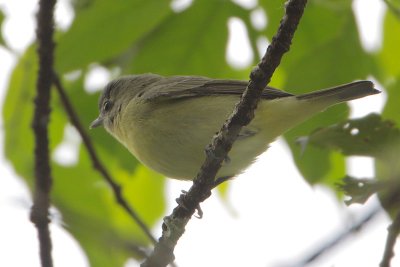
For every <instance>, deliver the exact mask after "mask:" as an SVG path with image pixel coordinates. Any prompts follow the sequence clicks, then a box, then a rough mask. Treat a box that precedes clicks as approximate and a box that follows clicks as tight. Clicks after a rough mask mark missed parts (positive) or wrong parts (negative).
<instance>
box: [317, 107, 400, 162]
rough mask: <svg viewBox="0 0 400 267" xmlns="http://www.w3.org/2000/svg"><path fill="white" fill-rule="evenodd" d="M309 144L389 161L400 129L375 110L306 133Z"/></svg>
mask: <svg viewBox="0 0 400 267" xmlns="http://www.w3.org/2000/svg"><path fill="white" fill-rule="evenodd" d="M309 141H310V143H311V144H314V145H318V146H321V147H324V148H328V149H336V150H339V151H340V152H341V153H343V154H344V155H358V156H371V157H375V158H379V159H380V160H383V161H388V160H391V159H393V158H397V157H398V151H399V149H400V130H399V129H398V128H396V127H395V124H394V123H393V122H391V121H383V120H381V117H380V116H379V115H377V114H370V115H368V116H366V117H364V118H361V119H353V120H347V121H345V122H341V123H338V124H335V125H332V126H329V127H325V128H321V129H318V130H316V131H314V132H313V133H311V135H310V136H309Z"/></svg>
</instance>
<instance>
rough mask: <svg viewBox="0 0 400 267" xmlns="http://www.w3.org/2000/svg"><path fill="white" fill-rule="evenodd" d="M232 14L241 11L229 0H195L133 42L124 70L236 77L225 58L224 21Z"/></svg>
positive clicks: (226, 35)
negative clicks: (129, 62) (130, 56)
mask: <svg viewBox="0 0 400 267" xmlns="http://www.w3.org/2000/svg"><path fill="white" fill-rule="evenodd" d="M235 14H238V15H240V14H242V11H241V10H240V9H239V8H238V7H237V6H236V5H235V4H233V3H232V2H231V1H195V2H194V3H193V5H192V6H190V7H189V8H188V9H186V10H184V11H183V12H181V13H178V14H174V15H173V16H170V17H169V18H168V19H167V20H166V21H164V23H162V24H160V25H159V26H158V27H157V28H156V29H155V30H154V31H153V32H152V33H151V34H149V35H148V36H146V38H144V39H143V40H142V41H141V42H139V43H138V44H137V46H136V47H135V49H134V50H135V54H134V57H133V59H132V60H131V62H132V65H131V67H129V68H128V69H129V70H128V72H130V73H145V72H154V73H158V74H162V75H177V74H179V75H204V76H210V77H213V78H218V77H219V78H229V77H231V78H232V77H237V76H235V75H234V72H233V71H232V70H231V68H230V67H229V66H228V64H227V62H226V60H225V49H226V45H227V39H228V29H227V21H228V18H229V17H231V16H234V15H235ZM239 77H242V76H241V75H240V76H239Z"/></svg>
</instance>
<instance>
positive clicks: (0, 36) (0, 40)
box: [0, 9, 7, 47]
mask: <svg viewBox="0 0 400 267" xmlns="http://www.w3.org/2000/svg"><path fill="white" fill-rule="evenodd" d="M4 18H5V15H4V12H3V10H2V9H0V29H3V22H4ZM0 45H2V46H4V47H7V45H6V42H5V41H4V38H3V31H0Z"/></svg>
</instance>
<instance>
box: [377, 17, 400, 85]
mask: <svg viewBox="0 0 400 267" xmlns="http://www.w3.org/2000/svg"><path fill="white" fill-rule="evenodd" d="M399 44H400V21H399V19H398V18H397V17H396V16H395V15H394V14H393V13H392V12H386V16H385V20H384V26H383V46H382V50H381V52H380V53H379V54H378V58H379V60H380V63H381V66H382V67H383V68H385V74H386V75H390V76H397V77H398V76H399V75H400V64H399V62H398V58H399V57H400V51H399Z"/></svg>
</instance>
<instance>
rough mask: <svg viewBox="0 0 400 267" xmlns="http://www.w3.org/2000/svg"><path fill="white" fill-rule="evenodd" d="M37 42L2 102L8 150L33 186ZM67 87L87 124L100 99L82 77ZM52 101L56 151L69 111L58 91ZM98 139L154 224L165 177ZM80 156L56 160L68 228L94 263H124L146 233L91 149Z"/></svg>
mask: <svg viewBox="0 0 400 267" xmlns="http://www.w3.org/2000/svg"><path fill="white" fill-rule="evenodd" d="M34 48H35V47H33V46H32V47H30V48H29V49H28V50H27V51H26V53H25V54H24V55H23V56H22V57H21V59H20V61H19V62H18V64H17V66H16V67H15V69H14V71H13V74H12V77H11V79H10V84H9V90H8V93H7V95H6V102H5V104H4V108H3V118H4V128H5V155H6V157H7V158H8V159H9V160H10V161H11V163H12V164H13V166H14V168H15V170H16V171H17V173H18V174H19V175H20V176H21V177H22V178H23V179H24V180H25V181H27V183H28V184H29V185H30V186H31V187H32V180H33V177H32V176H33V164H34V163H33V162H34V157H33V146H34V142H33V132H32V130H31V128H30V125H31V120H32V113H33V98H34V95H35V82H36V71H37V58H36V55H35V49H34ZM70 86H71V87H70ZM66 88H67V93H68V94H69V95H70V97H71V101H72V102H73V104H74V106H75V107H77V109H76V110H77V112H78V115H79V116H82V118H83V121H84V123H87V124H88V122H89V121H90V119H89V117H91V115H93V117H92V118H94V117H95V116H94V114H95V113H97V111H96V107H97V104H96V103H97V99H95V98H93V96H89V95H88V94H87V93H86V92H84V91H83V90H82V86H81V81H77V82H75V83H66ZM68 89H69V90H68ZM51 106H52V113H51V116H50V124H49V134H50V151H53V150H54V148H56V147H57V146H58V145H59V144H60V143H61V142H62V139H63V133H64V128H65V126H66V125H67V116H66V114H65V112H64V109H63V107H62V104H61V103H60V100H59V98H58V95H57V94H56V92H55V91H52V105H51ZM96 115H97V114H96ZM100 133H101V131H99V132H98V133H96V136H97V135H100V136H101V134H100ZM104 135H105V133H104ZM107 137H108V138H109V136H108V135H107ZM97 138H99V137H97ZM107 142H109V143H108V144H107ZM99 144H101V145H100V149H99V151H100V153H99V155H100V158H101V160H102V161H103V162H104V163H106V167H107V168H108V169H109V170H110V172H111V174H112V176H113V177H114V178H115V179H117V180H116V182H117V183H119V184H120V185H121V186H122V192H123V194H124V197H125V199H126V200H127V201H128V203H130V204H131V205H132V206H133V208H134V209H135V210H136V211H137V213H139V215H141V216H142V217H143V219H144V221H145V223H146V224H147V225H148V226H149V227H151V226H152V225H154V224H155V222H156V221H157V220H159V218H160V217H161V216H162V214H163V212H164V205H165V204H164V193H163V192H164V182H165V180H164V179H163V178H162V177H161V176H160V175H158V174H155V173H153V172H151V171H149V170H147V169H145V168H144V167H143V166H141V165H139V164H138V163H137V161H136V160H135V159H134V157H132V156H131V155H130V154H129V153H128V152H127V151H126V149H125V148H124V147H122V146H121V145H120V144H118V142H117V141H116V140H113V139H111V138H110V140H108V141H107V139H105V140H100V141H99ZM95 145H96V147H97V144H95ZM102 145H103V146H102ZM78 156H79V158H78V163H77V165H74V166H61V165H59V164H58V163H56V162H54V161H52V162H51V165H52V173H53V175H52V176H53V179H54V182H53V190H52V192H51V197H52V203H53V204H54V205H55V206H56V208H57V209H58V210H59V211H60V212H61V214H62V216H63V221H64V222H65V227H66V229H67V230H68V231H69V232H70V233H72V234H73V235H74V237H75V238H76V239H77V240H78V241H79V243H80V245H81V246H82V247H83V249H84V250H85V251H86V253H87V255H88V257H89V260H90V262H91V265H92V266H105V267H106V266H122V265H123V264H124V263H125V262H126V260H127V259H128V258H130V257H135V258H140V255H138V254H136V253H134V252H132V249H131V248H132V246H133V245H135V246H137V245H140V246H147V245H148V244H149V241H148V239H147V237H146V236H145V235H144V234H143V232H142V231H141V229H139V227H138V226H137V225H136V223H135V222H134V221H133V220H132V219H131V218H130V217H129V216H128V215H127V214H126V212H125V211H124V210H122V209H121V207H120V206H119V205H117V204H116V201H115V199H114V195H113V193H112V192H111V190H110V188H109V186H108V185H107V184H106V183H105V182H104V181H103V178H101V177H100V176H99V175H98V174H97V173H96V172H95V171H94V169H93V167H92V162H91V161H90V160H89V158H88V153H87V151H86V150H85V149H84V148H82V147H81V151H80V153H79V155H78ZM124 157H125V158H124ZM121 161H122V162H124V161H125V163H121ZM128 162H129V163H128Z"/></svg>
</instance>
